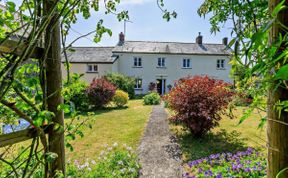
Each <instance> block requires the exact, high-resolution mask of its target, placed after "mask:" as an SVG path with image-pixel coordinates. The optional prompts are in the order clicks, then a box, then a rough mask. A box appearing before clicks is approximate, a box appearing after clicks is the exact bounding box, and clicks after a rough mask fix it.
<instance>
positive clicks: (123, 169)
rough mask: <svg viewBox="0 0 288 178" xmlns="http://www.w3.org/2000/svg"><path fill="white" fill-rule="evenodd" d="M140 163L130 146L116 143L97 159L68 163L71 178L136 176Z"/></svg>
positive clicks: (68, 172) (121, 177) (122, 177)
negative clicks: (120, 145)
mask: <svg viewBox="0 0 288 178" xmlns="http://www.w3.org/2000/svg"><path fill="white" fill-rule="evenodd" d="M139 169H140V165H139V163H138V159H137V155H136V154H135V153H134V152H133V151H132V149H131V148H130V147H127V146H125V145H124V146H123V147H119V146H118V144H117V143H115V144H114V145H113V146H111V147H107V149H106V150H105V151H102V152H101V153H100V156H99V157H98V159H97V160H92V159H87V160H86V161H85V162H84V163H80V161H77V160H75V161H74V162H69V163H68V164H67V176H68V177H71V178H76V177H84V178H95V177H97V178H98V177H99V178H100V177H107V178H114V177H119V178H124V177H125V178H126V177H129V178H136V177H138V172H139Z"/></svg>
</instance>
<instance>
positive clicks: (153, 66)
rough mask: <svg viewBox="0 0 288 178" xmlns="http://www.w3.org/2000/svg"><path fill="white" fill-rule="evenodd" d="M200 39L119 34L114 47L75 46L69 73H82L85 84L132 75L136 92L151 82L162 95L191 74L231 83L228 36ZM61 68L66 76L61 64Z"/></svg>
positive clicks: (141, 92)
mask: <svg viewBox="0 0 288 178" xmlns="http://www.w3.org/2000/svg"><path fill="white" fill-rule="evenodd" d="M202 39H203V37H202V36H201V35H200V34H199V36H198V37H197V38H196V43H181V42H156V41H125V37H124V34H123V33H120V35H119V42H118V44H117V45H116V46H115V47H74V48H73V49H74V50H75V52H73V53H70V54H69V55H68V58H69V62H70V64H71V69H70V72H71V73H79V74H80V73H81V74H84V77H83V79H84V80H85V81H86V82H88V83H90V82H91V81H92V79H93V78H99V77H101V76H103V75H105V74H106V73H109V72H117V73H121V74H124V75H127V76H131V77H135V78H136V85H135V93H136V94H145V93H147V92H148V86H149V84H150V83H151V82H154V83H157V90H158V92H159V93H160V94H164V93H165V92H167V91H168V90H169V87H170V86H173V85H174V83H175V81H177V80H178V79H180V78H183V77H187V76H194V75H208V76H210V77H212V78H215V79H221V80H224V81H226V82H229V83H232V81H233V80H232V79H231V78H230V77H229V75H230V71H231V65H229V62H230V58H231V50H230V49H229V48H228V47H227V43H228V39H227V38H224V39H223V41H222V43H221V44H205V43H202ZM63 63H64V60H63ZM62 71H63V77H65V76H66V73H67V72H66V70H65V68H64V67H63V68H62Z"/></svg>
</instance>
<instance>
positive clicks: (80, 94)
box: [62, 74, 89, 111]
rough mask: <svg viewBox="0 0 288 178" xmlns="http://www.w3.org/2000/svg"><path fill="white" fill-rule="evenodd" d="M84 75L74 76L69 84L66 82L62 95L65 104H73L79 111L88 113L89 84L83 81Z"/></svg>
mask: <svg viewBox="0 0 288 178" xmlns="http://www.w3.org/2000/svg"><path fill="white" fill-rule="evenodd" d="M81 77H82V75H79V74H73V75H72V76H71V80H70V82H69V83H67V82H65V83H64V87H63V89H62V95H63V97H64V101H65V103H69V102H72V103H73V104H74V106H75V109H76V110H77V111H87V110H88V109H89V100H88V96H87V93H86V89H87V87H88V84H86V83H85V82H83V81H81V80H80V79H81Z"/></svg>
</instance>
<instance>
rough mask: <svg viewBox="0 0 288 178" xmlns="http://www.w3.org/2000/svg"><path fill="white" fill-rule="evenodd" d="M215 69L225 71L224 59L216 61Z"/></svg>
mask: <svg viewBox="0 0 288 178" xmlns="http://www.w3.org/2000/svg"><path fill="white" fill-rule="evenodd" d="M216 67H217V69H225V59H217V66H216Z"/></svg>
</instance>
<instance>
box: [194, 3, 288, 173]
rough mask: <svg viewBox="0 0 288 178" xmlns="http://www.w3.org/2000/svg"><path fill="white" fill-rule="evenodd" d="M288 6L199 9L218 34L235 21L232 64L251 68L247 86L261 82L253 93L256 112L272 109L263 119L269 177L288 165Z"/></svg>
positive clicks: (237, 5) (224, 5) (223, 5)
mask: <svg viewBox="0 0 288 178" xmlns="http://www.w3.org/2000/svg"><path fill="white" fill-rule="evenodd" d="M268 3H269V4H268ZM268 5H269V6H268ZM287 5H288V2H287V1H280V0H269V1H268V0H253V1H250V0H245V1H244V0H243V1H230V0H228V1H220V0H216V1H212V0H205V2H204V3H203V5H202V6H201V7H200V9H199V11H198V12H199V14H200V15H206V14H208V13H210V12H213V13H214V14H213V15H212V17H211V18H210V22H211V25H212V28H211V31H212V32H217V31H219V30H220V27H219V25H220V24H222V23H225V22H227V21H230V20H231V21H232V23H233V26H234V27H233V29H232V34H233V35H234V36H235V37H234V38H233V39H232V40H231V42H230V44H229V45H230V46H233V45H234V46H235V50H234V51H235V57H234V59H233V60H232V63H233V64H236V65H243V66H244V67H245V68H246V71H245V77H244V79H243V80H244V83H245V82H246V81H247V80H250V79H251V77H253V76H259V78H260V79H261V80H260V85H259V87H258V88H253V89H250V90H253V93H254V94H255V96H253V97H255V98H256V99H255V102H256V103H254V104H252V107H253V108H252V109H254V108H257V109H261V110H264V111H266V109H267V117H264V118H262V119H261V120H262V121H261V123H260V125H262V126H263V122H265V121H268V122H267V135H268V144H267V145H268V177H269V178H270V177H271V178H272V177H273V178H274V177H276V175H277V174H278V173H279V172H281V170H284V169H285V168H287V167H288V158H287V152H288V137H287V136H288V129H287V127H288V124H287V123H288V113H287V107H288V105H287V101H288V92H287V80H288V76H287V73H288V67H287V61H286V57H287V55H286V54H287V46H286V44H287V26H288V18H287V13H288V10H287ZM219 7H221V8H219ZM268 7H269V8H268ZM285 15H286V16H285ZM258 82H259V81H258ZM257 91H258V92H257ZM259 91H261V92H259ZM262 91H266V92H267V93H268V94H267V93H264V92H262ZM259 94H260V95H264V96H267V97H268V101H267V106H266V105H264V104H263V103H259V101H260V100H258V99H257V98H258V97H259V96H260V95H259ZM257 102H258V103H257ZM259 105H261V107H260V108H259V107H258V106H259ZM262 106H265V107H262ZM282 175H283V177H287V176H288V173H287V171H286V172H284V171H282Z"/></svg>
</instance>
